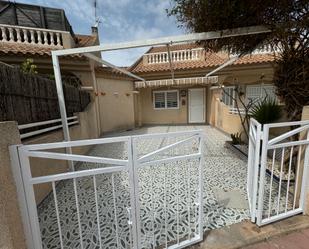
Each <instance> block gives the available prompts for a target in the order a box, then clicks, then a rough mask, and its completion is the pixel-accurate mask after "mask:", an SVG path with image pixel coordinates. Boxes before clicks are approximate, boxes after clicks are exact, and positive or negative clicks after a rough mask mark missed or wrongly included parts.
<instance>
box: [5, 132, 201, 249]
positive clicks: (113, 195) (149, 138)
mask: <svg viewBox="0 0 309 249" xmlns="http://www.w3.org/2000/svg"><path fill="white" fill-rule="evenodd" d="M141 141H144V143H141ZM145 141H146V142H145ZM151 143H153V145H154V147H151V146H150V147H149V148H146V147H147V145H148V144H151ZM115 144H118V145H119V144H121V147H122V148H125V149H124V153H123V157H122V158H115V157H113V156H112V155H111V154H110V153H112V152H110V151H108V153H107V154H108V155H109V156H106V155H78V154H76V152H75V154H65V153H62V152H59V150H63V149H67V148H70V149H72V150H73V152H74V151H75V149H76V148H77V147H81V146H96V147H98V146H110V145H113V146H114V145H115ZM202 144H203V143H202V132H201V131H190V132H175V133H164V134H149V135H140V136H126V137H125V136H124V137H114V138H103V139H92V140H81V141H72V142H60V143H50V144H38V145H21V146H12V147H11V157H12V162H13V167H14V171H15V178H16V180H17V184H18V185H19V186H18V189H19V197H20V201H21V207H24V210H22V213H23V220H24V223H25V229H26V230H25V232H26V234H27V242H28V247H29V248H34V249H42V248H48V246H47V245H48V243H50V242H48V239H46V238H44V236H45V235H44V232H46V227H44V229H42V225H43V226H45V225H46V223H47V221H44V220H43V221H42V219H44V218H42V217H40V216H39V212H41V211H40V210H39V211H38V207H37V202H36V189H37V188H38V186H39V185H42V184H45V185H46V184H48V185H49V186H50V189H51V193H50V194H49V197H48V198H49V199H50V200H52V201H51V202H49V208H50V209H51V207H50V206H52V211H53V212H52V213H50V214H49V216H48V218H46V219H49V218H50V217H53V221H54V227H52V228H51V230H52V231H53V233H56V234H57V236H56V238H54V239H56V240H57V243H58V248H61V249H62V248H67V247H68V245H69V247H70V246H71V247H73V246H77V247H80V248H92V247H93V248H112V247H115V248H157V247H160V248H162V247H163V248H183V247H186V246H189V245H191V244H194V243H196V242H199V241H201V240H202V238H203V225H202V161H203V160H202V154H203V153H202ZM153 148H155V149H153ZM184 148H185V149H184ZM55 150H56V151H57V152H55ZM35 158H43V159H44V160H53V161H52V162H55V163H56V162H66V163H70V162H74V165H75V171H74V172H64V173H63V172H62V173H58V174H51V175H42V176H33V174H32V172H31V170H32V169H31V162H32V160H35ZM193 161H195V164H193ZM55 165H56V164H55ZM78 165H82V167H81V166H78ZM42 167H44V165H42ZM194 170H195V174H192V172H193V171H194ZM184 172H186V173H184ZM180 173H184V174H185V175H181V176H180V175H179V174H180ZM184 183H186V184H188V185H184ZM183 186H186V187H184V188H183ZM184 189H185V191H186V195H181V193H180V192H183V191H184ZM63 196H67V197H68V198H67V199H63ZM104 196H107V197H104ZM108 197H109V198H108ZM147 198H149V199H147ZM172 199H173V200H174V202H173V201H172ZM175 200H176V201H175ZM88 202H91V203H92V204H93V205H92V206H89V205H88V204H89V203H88ZM67 203H71V204H70V205H71V206H69V207H68V206H66V205H68V204H67ZM72 203H73V204H72ZM109 209H110V210H111V211H110V213H105V210H109ZM68 210H69V211H68ZM72 210H73V211H72ZM90 210H91V211H90ZM69 217H70V218H69ZM66 219H67V220H69V222H71V223H70V224H73V225H72V227H69V228H68V225H67V224H65V223H64V220H66ZM85 220H86V222H84V221H85ZM44 222H45V223H44ZM51 223H53V222H51ZM89 223H91V224H92V225H93V227H94V228H91V229H92V230H91V232H90V233H89V232H85V227H86V226H88V224H89ZM50 226H52V225H50ZM48 228H49V227H48ZM106 229H112V230H113V233H112V235H111V237H113V241H112V243H111V242H110V241H109V243H111V244H109V245H107V244H106V243H107V242H106V241H108V240H106V239H105V237H104V236H105V234H106ZM67 230H73V231H74V232H73V233H71V235H70V236H69V235H67V234H69V233H70V232H69V231H67ZM88 230H89V229H88ZM88 230H87V231H88ZM93 234H96V239H93ZM72 236H73V238H72ZM74 236H75V237H74ZM91 236H92V237H91ZM68 237H69V238H68ZM90 240H92V241H91V243H92V244H91V245H89V243H90V242H89V241H90ZM49 241H51V239H49ZM94 244H95V245H94Z"/></svg>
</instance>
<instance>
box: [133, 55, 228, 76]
mask: <svg viewBox="0 0 309 249" xmlns="http://www.w3.org/2000/svg"><path fill="white" fill-rule="evenodd" d="M224 61H225V59H223V58H222V57H220V56H218V55H217V54H215V53H206V54H205V59H204V60H194V61H184V62H174V63H173V69H174V70H175V71H176V70H183V69H198V68H208V67H214V66H219V65H221V64H222V63H224ZM169 70H170V65H169V63H158V64H146V65H144V64H143V61H140V63H138V64H137V66H136V67H134V69H132V70H131V71H132V72H134V73H142V72H159V71H169Z"/></svg>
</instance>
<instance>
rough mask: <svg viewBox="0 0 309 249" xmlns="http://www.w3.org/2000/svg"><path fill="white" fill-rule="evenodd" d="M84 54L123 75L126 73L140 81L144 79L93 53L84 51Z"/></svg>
mask: <svg viewBox="0 0 309 249" xmlns="http://www.w3.org/2000/svg"><path fill="white" fill-rule="evenodd" d="M84 56H86V57H88V58H89V59H91V60H94V61H96V62H99V63H101V64H102V65H105V66H108V67H111V68H113V69H115V70H117V71H119V72H121V73H123V74H125V75H128V76H130V77H132V78H135V79H137V80H141V81H145V79H143V78H141V77H139V76H137V75H135V74H133V73H131V72H129V71H127V70H125V69H123V68H120V67H117V66H115V65H114V64H112V63H109V62H108V61H106V60H103V59H101V58H99V57H97V56H95V55H93V54H90V53H84Z"/></svg>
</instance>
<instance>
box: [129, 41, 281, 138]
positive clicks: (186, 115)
mask: <svg viewBox="0 0 309 249" xmlns="http://www.w3.org/2000/svg"><path fill="white" fill-rule="evenodd" d="M169 50H170V57H171V61H172V63H169V54H168V49H167V47H166V46H160V47H152V48H150V49H149V50H148V51H147V52H146V53H145V54H144V55H143V56H142V57H141V58H140V59H139V60H138V61H137V62H136V63H135V64H134V65H132V66H131V71H132V72H133V73H135V74H137V75H139V76H141V77H143V78H144V79H145V82H142V81H141V82H135V88H136V90H138V91H139V94H138V101H137V106H136V109H137V110H136V113H137V115H136V122H137V123H138V124H139V125H149V124H151V125H153V124H210V125H213V126H215V127H217V128H219V129H221V130H223V131H225V132H227V133H235V132H239V131H241V129H242V128H241V123H240V119H239V116H238V112H237V110H236V105H235V98H233V96H234V97H236V96H235V91H234V90H233V89H234V88H235V87H236V86H238V87H239V89H241V91H242V92H243V93H244V101H245V102H247V101H249V100H253V99H254V100H256V99H262V98H264V96H265V95H266V94H267V95H270V96H274V93H275V89H274V86H273V84H272V80H273V67H272V66H273V63H274V59H275V55H274V53H273V51H271V49H270V48H269V47H263V48H261V49H258V50H256V51H254V53H252V54H251V55H245V56H243V57H241V58H239V59H237V60H236V61H234V62H233V63H232V64H230V65H228V66H226V67H224V68H222V69H221V70H218V71H216V72H214V73H213V74H211V76H209V77H206V75H207V74H209V73H210V72H212V71H213V70H215V69H216V68H218V67H220V66H221V65H223V64H224V63H225V62H227V61H228V60H230V58H231V56H229V54H228V53H224V52H220V53H214V52H210V51H206V50H205V49H204V48H202V47H200V46H198V45H195V44H185V45H182V44H181V45H172V46H170V47H169ZM222 88H223V89H224V90H222Z"/></svg>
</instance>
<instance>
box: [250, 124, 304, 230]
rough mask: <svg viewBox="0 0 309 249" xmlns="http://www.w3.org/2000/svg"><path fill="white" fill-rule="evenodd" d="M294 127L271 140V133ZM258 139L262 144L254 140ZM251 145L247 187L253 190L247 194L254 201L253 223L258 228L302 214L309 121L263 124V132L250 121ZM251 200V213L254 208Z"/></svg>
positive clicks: (260, 127)
mask: <svg viewBox="0 0 309 249" xmlns="http://www.w3.org/2000/svg"><path fill="white" fill-rule="evenodd" d="M295 126H296V127H297V128H293V129H292V130H291V131H289V132H285V133H283V134H281V135H279V136H276V137H274V138H270V131H271V130H272V129H278V128H280V129H282V128H288V129H291V127H295ZM259 136H260V139H261V143H260V142H259V141H256V140H254V138H258V137H259ZM250 141H251V142H250V144H249V158H248V167H249V170H250V172H251V174H250V176H248V184H249V185H250V183H251V184H252V182H254V186H253V187H252V188H251V190H252V189H254V190H252V191H250V193H251V194H252V195H251V196H252V198H254V200H257V208H256V209H255V210H252V212H253V213H251V214H252V220H254V218H256V223H257V224H258V225H259V226H261V225H266V224H269V223H272V222H275V221H278V220H281V219H284V218H288V217H290V216H293V215H296V214H300V213H303V211H304V205H305V199H306V194H307V190H306V186H307V185H306V184H307V178H308V163H309V146H308V145H309V121H296V122H283V123H274V124H265V125H263V131H262V126H261V125H260V124H259V123H258V122H257V121H255V120H253V119H252V120H251V123H250ZM253 152H254V153H253ZM278 154H279V158H278V156H277V155H278ZM258 167H260V168H259V169H258ZM250 168H253V169H254V170H253V169H250ZM252 172H254V173H252ZM250 177H251V179H250ZM257 179H258V180H257ZM249 189H250V188H249ZM254 195H255V196H254ZM254 200H253V201H252V202H251V205H253V208H252V209H254V208H255V204H256V202H255V201H254Z"/></svg>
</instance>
